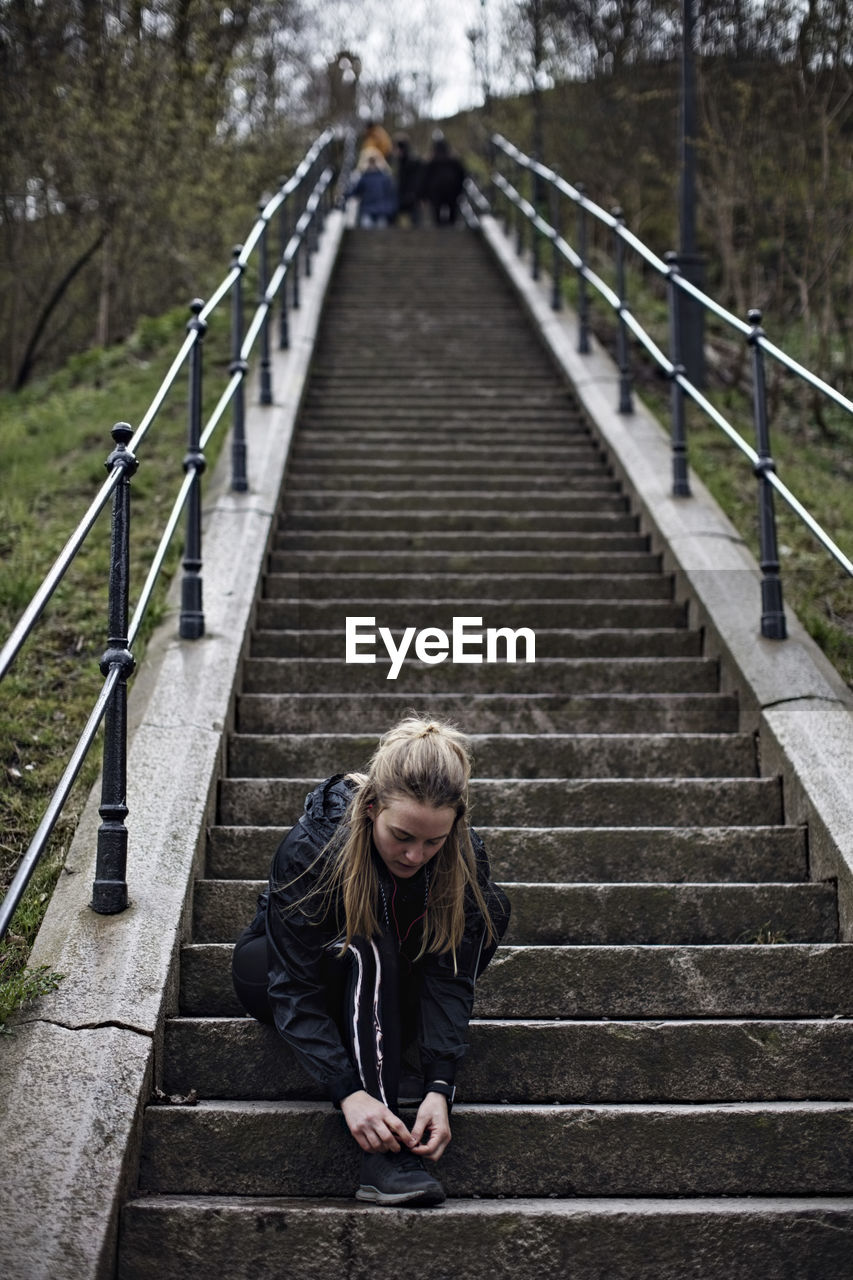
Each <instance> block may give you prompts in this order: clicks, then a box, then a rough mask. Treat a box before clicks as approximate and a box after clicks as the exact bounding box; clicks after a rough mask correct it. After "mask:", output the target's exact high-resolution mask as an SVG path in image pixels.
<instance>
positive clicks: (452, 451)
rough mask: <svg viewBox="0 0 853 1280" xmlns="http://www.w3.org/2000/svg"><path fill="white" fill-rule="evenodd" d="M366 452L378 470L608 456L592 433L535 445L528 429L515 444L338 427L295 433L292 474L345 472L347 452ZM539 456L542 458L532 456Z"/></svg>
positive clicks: (536, 465) (554, 436)
mask: <svg viewBox="0 0 853 1280" xmlns="http://www.w3.org/2000/svg"><path fill="white" fill-rule="evenodd" d="M362 454H364V455H365V456H369V457H370V460H371V466H372V467H375V468H376V469H377V470H389V471H390V470H394V469H396V468H397V467H400V466H401V465H404V466H410V465H412V464H413V463H415V462H418V463H419V464H423V463H429V464H431V465H432V466H433V467H435V465H436V464H438V463H439V461H440V462H441V464H442V465H444V464H447V465H449V466H452V467H453V468H454V469H455V470H456V469H459V468H464V469H465V470H466V471H469V470H472V469H474V468H476V467H477V466H480V467H481V468H483V470H484V471H485V472H488V471H490V470H492V469H493V468H498V469H501V470H503V469H505V468H507V467H508V466H510V465H512V466H514V467H517V468H518V470H519V472H521V473H522V474H524V473H525V472H527V471H531V472H534V473H536V472H537V471H539V470H541V468H542V466H543V465H547V464H548V462H550V461H552V460H553V461H557V460H559V461H560V462H562V463H565V464H573V463H575V462H578V463H580V464H582V465H584V466H588V465H598V466H602V467H603V466H605V465H606V464H607V454H606V451H605V450H604V449H603V448H602V446H601V445H600V444H599V443H598V442H597V441H595V440H593V439H592V437H586V438H585V439H584V441H582V442H580V441H572V442H567V443H561V439H560V435H559V434H558V433H557V432H550V433H549V434H548V435H543V436H542V439H541V442H540V443H538V444H537V443H536V442H535V441H534V440H533V439H532V437H531V436H530V433H529V432H526V433H525V436H524V440H523V441H521V442H519V440H518V439H517V438H516V437H508V438H507V439H506V440H505V441H501V442H499V441H497V440H495V439H490V440H489V441H488V442H486V441H484V440H482V439H471V440H469V439H468V438H467V437H466V438H464V439H460V436H459V433H458V432H457V431H454V432H452V433H448V435H447V439H446V440H444V441H443V440H441V439H440V438H439V439H436V436H435V432H433V431H428V432H427V431H424V432H422V433H421V434H420V435H417V436H416V435H414V433H412V432H411V431H407V432H405V434H404V435H402V436H401V433H400V432H399V431H384V432H383V431H366V430H365V431H359V433H358V437H357V439H354V438H353V436H352V433H351V432H349V431H341V432H338V433H337V434H335V435H331V434H329V433H328V432H326V433H325V434H324V435H323V436H322V437H321V438H319V439H318V438H316V437H315V436H312V435H311V433H310V432H305V433H302V432H299V433H298V434H297V437H296V439H295V440H294V443H293V447H292V449H291V452H290V469H291V470H292V471H294V472H297V471H303V470H304V471H308V470H310V469H311V468H313V467H317V466H321V467H323V468H326V467H331V466H333V465H334V466H336V467H338V468H339V469H340V470H342V471H343V472H344V473H346V470H347V462H348V460H349V458H350V456H353V457H360V456H361V455H362ZM536 454H540V455H541V456H538V457H537V456H536Z"/></svg>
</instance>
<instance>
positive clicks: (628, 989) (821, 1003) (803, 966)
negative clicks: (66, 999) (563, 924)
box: [180, 942, 853, 1020]
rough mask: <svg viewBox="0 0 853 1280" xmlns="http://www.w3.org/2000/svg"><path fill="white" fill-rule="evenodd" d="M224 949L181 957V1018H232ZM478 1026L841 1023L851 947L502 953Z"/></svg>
mask: <svg viewBox="0 0 853 1280" xmlns="http://www.w3.org/2000/svg"><path fill="white" fill-rule="evenodd" d="M232 950H233V947H232V945H231V943H229V942H208V943H198V944H193V945H190V946H185V947H183V948H182V950H181V973H180V983H181V988H180V1010H181V1012H182V1013H183V1014H184V1015H185V1016H188V1017H229V1018H234V1017H240V1016H242V1014H243V1008H242V1006H241V1005H240V1003H239V1002H238V1000H237V997H236V996H235V994H234V989H233V986H232V984H231V953H232ZM474 1013H475V1017H478V1018H513V1019H516V1018H525V1019H531V1018H532V1019H541V1018H572V1019H581V1020H586V1019H590V1018H596V1019H599V1018H603V1019H608V1020H614V1019H635V1018H640V1019H643V1020H649V1019H660V1018H687V1019H693V1018H783V1019H792V1018H793V1019H798V1018H829V1019H833V1018H836V1017H840V1018H850V1017H851V1016H853V944H842V943H784V942H777V943H765V944H762V943H736V944H727V945H715V944H708V945H702V946H684V945H679V946H639V945H632V944H624V945H622V946H607V947H585V946H574V947H556V946H554V947H545V946H539V947H501V948H499V950H498V952H497V954H496V956H495V958H494V959H493V960H492V963H491V964H490V965H489V968H488V969H487V970H486V972H485V973H484V974H483V976H482V978H481V979H480V981H479V984H478V986H477V995H476V998H475V1002H474Z"/></svg>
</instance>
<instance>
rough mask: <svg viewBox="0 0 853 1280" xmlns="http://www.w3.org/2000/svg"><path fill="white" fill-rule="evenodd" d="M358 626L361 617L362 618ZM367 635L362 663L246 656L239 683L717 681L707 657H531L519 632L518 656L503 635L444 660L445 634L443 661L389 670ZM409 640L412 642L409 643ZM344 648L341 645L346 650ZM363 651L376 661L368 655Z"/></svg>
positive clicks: (561, 689) (533, 685)
mask: <svg viewBox="0 0 853 1280" xmlns="http://www.w3.org/2000/svg"><path fill="white" fill-rule="evenodd" d="M363 626H364V624H363ZM368 633H369V634H371V635H372V636H373V640H372V641H371V642H370V643H369V644H368V643H367V642H366V641H363V642H362V643H361V644H360V645H359V646H358V653H359V655H360V656H361V658H362V661H360V662H346V661H345V660H343V652H342V654H341V659H337V658H306V659H302V658H250V659H249V660H248V661H247V662H246V664H245V668H244V676H243V688H244V690H245V691H246V693H290V692H298V691H299V690H301V689H311V690H314V691H316V692H318V693H319V692H323V691H333V690H336V689H341V690H346V691H347V692H348V693H355V692H357V691H359V690H371V689H376V688H377V687H378V686H380V685H381V684H382V683H383V682H385V683H387V682H389V681H394V682H397V683H399V684H400V685H401V687H402V688H405V689H408V690H411V691H412V692H417V693H418V694H419V693H420V692H421V691H423V692H429V693H442V692H451V691H453V690H457V689H464V690H470V692H472V693H473V692H475V691H476V692H482V693H489V692H491V693H500V692H504V691H505V692H507V693H536V692H539V691H541V690H549V691H550V692H553V693H601V694H605V693H607V692H608V691H612V692H613V693H637V694H640V693H713V692H714V691H715V690H716V688H717V686H718V683H719V674H718V670H717V663H716V661H715V660H713V659H711V658H541V659H539V658H537V659H536V661H535V662H533V661H530V660H529V649H528V647H527V644H526V642H525V640H524V638H523V637H522V638H521V639H520V640H519V642H518V644H517V646H516V645H513V646H512V649H511V650H510V652H511V653H517V660H516V661H509V662H507V661H505V659H504V655H505V654H506V651H507V647H506V644H505V642H500V643H499V644H498V645H497V646H496V651H497V655H498V659H497V660H496V661H495V660H493V661H491V662H490V661H488V660H487V654H488V649H487V647H486V645H485V644H484V643H480V644H477V643H476V642H469V644H468V645H467V647H466V649H465V652H466V653H467V654H468V655H469V657H473V656H476V655H479V662H477V663H472V662H468V663H463V662H462V661H460V660H458V659H457V660H456V661H453V662H451V661H449V660H447V659H448V658H449V649H448V645H449V644H450V640H449V639H448V637H447V635H445V642H446V643H445V645H444V650H443V652H444V654H445V660H444V661H441V662H440V663H438V664H437V665H436V664H432V665H427V664H426V663H424V662H420V661H418V660H417V658H415V657H414V656H412V657H409V658H407V659H406V660H405V661H404V662H403V664H402V667H400V666H399V665H398V667H397V669H396V672H397V673H396V674H393V675H392V664H391V662H390V660H389V658H388V654H387V650H386V648H385V645H384V642H383V641H382V639H381V638H380V637H379V636H378V635H377V634H376V629H375V628H373V627H371V628H366V629H364V630H363V631H362V633H361V634H362V635H367V634H368ZM414 645H415V640H414V639H412V641H411V647H412V649H413V648H414ZM344 652H345V650H344ZM368 657H371V658H373V659H374V660H373V661H371V662H368V661H367V660H366V659H367V658H368Z"/></svg>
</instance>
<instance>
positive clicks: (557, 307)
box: [549, 170, 563, 311]
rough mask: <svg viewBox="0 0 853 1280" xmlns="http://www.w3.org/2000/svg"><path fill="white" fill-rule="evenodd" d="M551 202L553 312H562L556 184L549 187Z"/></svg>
mask: <svg viewBox="0 0 853 1280" xmlns="http://www.w3.org/2000/svg"><path fill="white" fill-rule="evenodd" d="M555 172H556V170H555ZM549 201H550V213H551V226H552V227H553V228H554V238H553V240H552V241H551V310H552V311H561V310H562V308H563V255H562V254H561V253H560V250H559V248H558V247H557V241H558V240H559V239H560V237H561V235H562V231H561V228H560V214H561V211H562V210H561V205H560V191H559V188H558V187H557V184H556V183H555V182H552V183H551V184H550V186H549Z"/></svg>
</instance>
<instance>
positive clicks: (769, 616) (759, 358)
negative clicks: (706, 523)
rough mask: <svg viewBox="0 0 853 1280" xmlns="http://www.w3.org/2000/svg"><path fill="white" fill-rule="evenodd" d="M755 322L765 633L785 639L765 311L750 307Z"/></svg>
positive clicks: (754, 401) (752, 340)
mask: <svg viewBox="0 0 853 1280" xmlns="http://www.w3.org/2000/svg"><path fill="white" fill-rule="evenodd" d="M747 318H748V320H749V323H750V325H751V326H752V330H751V332H750V334H749V338H748V339H747V341H748V342H749V344H750V346H751V347H752V408H753V419H754V422H755V440H756V445H757V452H758V462H757V463H756V464H755V474H756V476H757V477H758V536H759V555H760V564H761V634H762V635H763V636H764V637H765V638H766V639H767V640H784V639H785V638H786V636H787V634H788V631H787V627H786V625H785V609H784V605H783V602H782V579H781V578H780V576H779V550H778V544H777V539H776V511H775V506H774V503H773V487H772V485H771V484H770V481H769V480H768V478H767V477H768V476H769V475H770V474H771V473H772V472H774V471H775V470H776V464H775V462H774V461H773V456H772V454H771V452H770V429H769V426H768V422H767V390H766V385H765V380H764V352H763V351H762V349H761V339H762V338H763V337H764V330H763V329H762V328H761V312H760V311H750V312H749V315H748V317H747Z"/></svg>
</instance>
